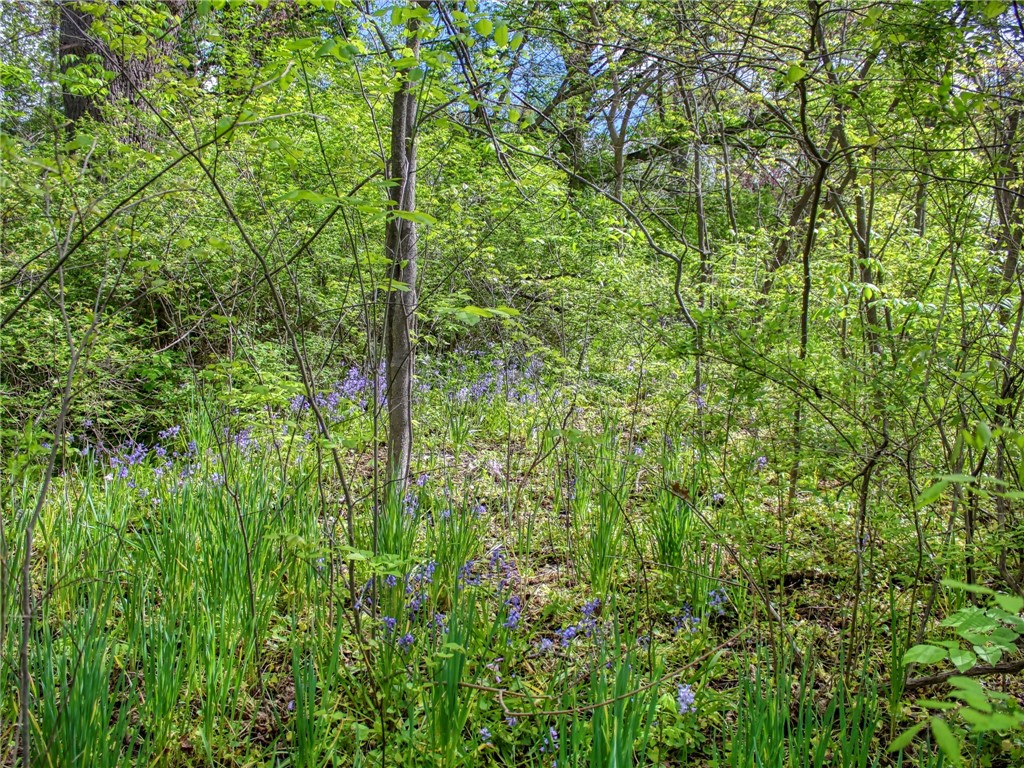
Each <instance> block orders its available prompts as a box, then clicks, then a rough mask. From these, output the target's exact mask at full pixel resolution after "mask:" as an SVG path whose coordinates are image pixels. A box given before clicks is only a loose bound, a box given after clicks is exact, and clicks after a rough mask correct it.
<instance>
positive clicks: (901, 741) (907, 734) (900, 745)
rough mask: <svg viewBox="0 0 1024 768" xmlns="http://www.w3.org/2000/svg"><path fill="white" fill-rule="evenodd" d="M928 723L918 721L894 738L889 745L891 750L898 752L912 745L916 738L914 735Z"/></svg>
mask: <svg viewBox="0 0 1024 768" xmlns="http://www.w3.org/2000/svg"><path fill="white" fill-rule="evenodd" d="M925 725H926V723H918V724H917V725H915V726H913V727H912V728H908V729H907V730H905V731H904V732H903V733H901V734H900V735H899V736H897V737H896V738H895V739H893V740H892V744H890V745H889V751H890V752H898V751H899V750H901V749H905V748H906V747H908V746H909V745H910V742H912V741H913V740H914V737H915V736H917V734H918V733H920V732H921V729H922V728H924V727H925Z"/></svg>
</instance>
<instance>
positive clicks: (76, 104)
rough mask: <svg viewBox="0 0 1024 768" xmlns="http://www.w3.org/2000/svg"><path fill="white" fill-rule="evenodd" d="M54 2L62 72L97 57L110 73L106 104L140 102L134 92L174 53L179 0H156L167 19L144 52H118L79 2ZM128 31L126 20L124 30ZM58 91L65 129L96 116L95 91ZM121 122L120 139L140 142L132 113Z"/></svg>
mask: <svg viewBox="0 0 1024 768" xmlns="http://www.w3.org/2000/svg"><path fill="white" fill-rule="evenodd" d="M56 2H57V7H58V11H59V16H60V25H59V26H60V42H59V55H60V71H61V72H62V73H63V74H67V73H68V71H69V70H70V69H72V68H73V67H75V66H77V65H79V64H83V63H85V62H86V61H87V60H88V59H89V57H90V56H93V57H98V59H99V61H100V62H101V63H102V65H103V67H104V69H107V70H109V71H110V72H113V73H114V74H115V77H114V78H113V79H112V80H111V81H110V83H109V85H108V86H107V96H106V101H107V102H108V103H110V104H114V103H118V102H125V103H127V104H128V105H129V106H130V107H131V108H132V109H136V108H139V107H141V106H143V101H142V99H141V95H140V91H141V90H142V89H143V88H145V87H146V86H148V85H149V84H150V83H151V82H152V81H153V78H154V77H156V75H157V74H159V73H160V71H161V70H162V69H163V68H164V66H165V65H166V63H167V59H168V57H169V56H170V55H171V54H173V53H174V50H175V46H176V39H177V28H178V24H179V21H178V17H180V15H181V13H182V11H183V10H184V9H185V0H160V2H159V3H158V4H157V7H160V8H162V10H163V11H164V12H165V13H166V14H167V15H168V17H169V19H168V22H167V27H166V29H165V30H164V32H163V33H162V34H159V35H158V36H156V37H154V38H153V39H152V40H151V41H150V45H149V46H148V47H147V50H146V55H145V56H136V55H131V54H129V55H122V54H121V53H119V52H118V51H117V50H115V49H112V48H111V47H110V46H109V45H108V44H107V43H106V42H104V41H103V40H102V39H100V38H99V37H98V36H97V35H96V34H95V33H94V32H93V31H92V30H91V27H92V23H93V16H92V15H91V14H89V13H86V12H85V11H83V10H82V4H81V3H80V2H77V1H76V0H56ZM112 12H113V9H112V10H111V13H112ZM122 12H125V11H122ZM118 21H121V20H120V19H118ZM128 31H129V30H128V29H127V24H126V29H125V32H124V34H127V33H128ZM147 34H148V31H147ZM115 48H116V46H115ZM62 95H63V102H64V116H65V117H66V118H67V120H68V130H69V132H74V129H75V124H76V123H77V122H78V121H79V120H81V119H82V118H83V117H85V116H86V115H88V116H89V117H92V118H93V119H96V120H99V119H101V117H102V115H101V112H100V106H101V102H100V101H98V100H97V99H96V98H95V96H91V95H85V94H76V93H73V92H71V91H68V90H65V91H64V92H63V94H62ZM124 125H125V128H126V132H125V135H124V139H125V140H126V141H129V142H131V143H133V144H144V143H145V139H146V136H145V134H146V131H145V128H144V126H143V125H142V124H141V122H140V121H139V120H138V119H137V118H136V117H134V116H131V115H127V116H126V118H125V122H124Z"/></svg>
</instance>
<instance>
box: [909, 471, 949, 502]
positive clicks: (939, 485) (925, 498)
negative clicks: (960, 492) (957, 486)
mask: <svg viewBox="0 0 1024 768" xmlns="http://www.w3.org/2000/svg"><path fill="white" fill-rule="evenodd" d="M948 485H949V480H946V479H945V478H943V479H942V480H938V481H936V482H935V483H933V484H932V485H930V486H928V487H927V488H925V489H924V490H923V491H921V493H920V494H919V495H918V497H917V504H916V505H914V508H915V509H921V508H923V507H927V506H928V505H929V504H931V503H932V502H933V501H935V500H936V499H937V498H939V496H941V495H942V492H943V491H944V490H946V486H948Z"/></svg>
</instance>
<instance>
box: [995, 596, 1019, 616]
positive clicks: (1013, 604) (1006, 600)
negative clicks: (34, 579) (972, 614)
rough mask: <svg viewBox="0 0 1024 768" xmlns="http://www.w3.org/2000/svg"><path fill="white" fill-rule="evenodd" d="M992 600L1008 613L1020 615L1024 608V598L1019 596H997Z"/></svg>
mask: <svg viewBox="0 0 1024 768" xmlns="http://www.w3.org/2000/svg"><path fill="white" fill-rule="evenodd" d="M992 599H993V600H995V601H996V605H998V606H999V607H1000V608H1002V609H1003V610H1004V611H1006V612H1007V613H1020V609H1021V608H1024V597H1019V596H1018V595H996V596H995V597H994V598H992Z"/></svg>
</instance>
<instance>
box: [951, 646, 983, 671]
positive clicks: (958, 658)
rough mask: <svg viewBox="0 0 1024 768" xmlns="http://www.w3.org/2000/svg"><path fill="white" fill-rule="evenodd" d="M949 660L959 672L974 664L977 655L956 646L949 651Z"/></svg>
mask: <svg viewBox="0 0 1024 768" xmlns="http://www.w3.org/2000/svg"><path fill="white" fill-rule="evenodd" d="M949 660H950V661H951V662H953V666H954V667H956V668H957V669H958V670H960V671H961V672H966V671H967V670H968V669H970V668H971V667H973V666H974V663H975V662H976V661H977V660H978V657H977V656H976V655H974V654H973V653H972V652H971V651H968V650H966V649H964V648H957V649H956V650H951V651H950V652H949Z"/></svg>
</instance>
